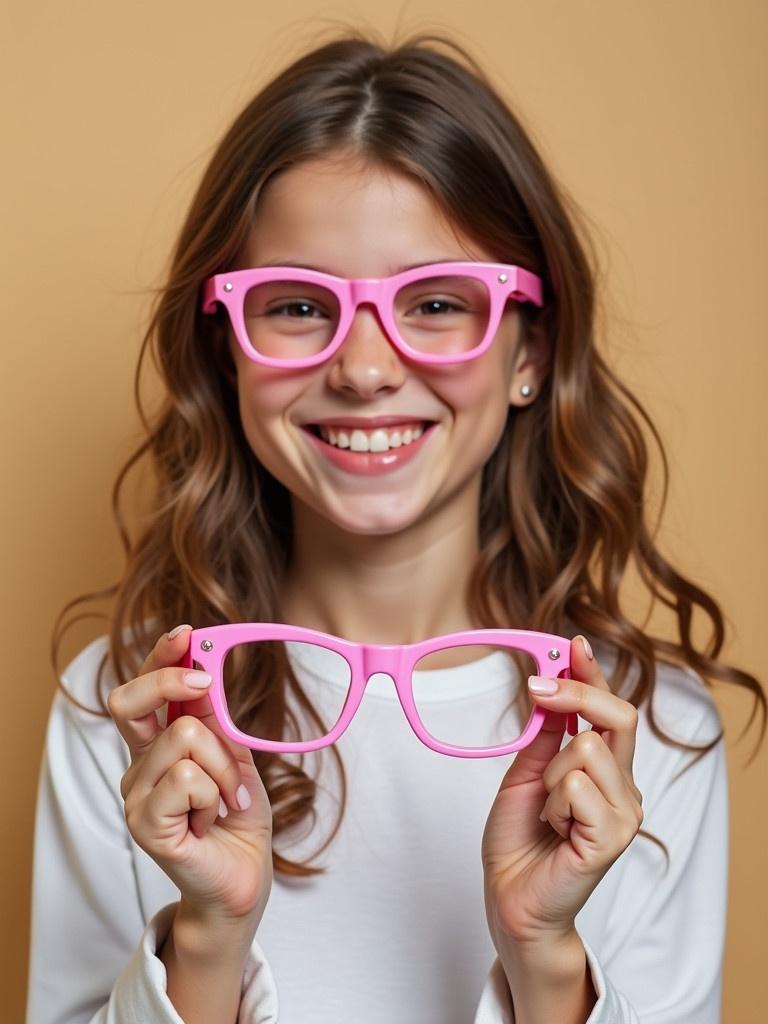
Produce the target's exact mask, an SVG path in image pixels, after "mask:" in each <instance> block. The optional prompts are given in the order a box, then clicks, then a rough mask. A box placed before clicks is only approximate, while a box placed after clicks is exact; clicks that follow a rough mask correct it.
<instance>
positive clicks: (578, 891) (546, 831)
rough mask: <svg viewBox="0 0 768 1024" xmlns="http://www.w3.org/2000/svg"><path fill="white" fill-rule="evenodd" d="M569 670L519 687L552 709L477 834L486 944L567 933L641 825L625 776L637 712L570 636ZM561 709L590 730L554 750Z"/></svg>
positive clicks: (635, 795)
mask: <svg viewBox="0 0 768 1024" xmlns="http://www.w3.org/2000/svg"><path fill="white" fill-rule="evenodd" d="M571 675H572V676H573V678H572V679H559V680H557V682H558V691H557V693H555V694H552V695H551V696H545V695H543V694H536V693H533V692H532V691H530V689H529V692H530V693H531V697H532V698H533V700H534V702H535V703H536V704H538V705H540V706H541V707H543V708H546V709H547V710H550V709H551V710H552V711H554V712H558V713H557V714H550V715H547V719H546V721H545V722H544V725H543V726H542V729H541V732H540V733H539V734H538V736H537V737H536V739H535V740H534V741H533V743H531V744H530V745H529V746H528V747H525V748H524V749H523V750H520V751H518V753H517V755H516V756H515V760H514V761H513V762H512V764H511V765H510V767H509V769H508V771H507V773H506V775H505V776H504V778H503V780H502V783H501V786H500V788H499V792H498V794H497V796H496V799H495V800H494V803H493V806H492V808H491V812H490V815H489V817H488V821H487V823H486V827H485V831H484V833H483V842H482V855H483V868H484V873H485V901H486V913H487V915H488V924H489V928H490V931H491V935H492V937H493V938H494V941H497V940H498V942H505V941H507V942H508V941H509V940H510V939H512V940H514V941H515V942H517V943H531V944H532V945H535V944H536V943H539V942H541V941H542V940H545V941H549V940H555V941H557V940H560V939H562V938H565V937H567V936H569V935H572V934H573V932H574V920H575V917H576V914H577V913H578V912H579V911H580V910H581V908H582V907H583V906H584V904H585V903H586V901H587V898H588V897H589V895H590V893H591V892H592V891H593V890H594V889H595V887H596V886H597V884H598V882H599V881H600V879H601V878H602V877H603V875H604V874H605V873H606V871H607V870H608V868H609V867H610V866H611V864H613V862H614V861H615V860H616V859H617V858H618V857H619V855H620V854H621V853H622V852H623V851H624V850H625V849H626V848H627V846H629V844H630V842H631V841H632V840H633V839H634V837H635V835H636V834H637V832H638V830H639V828H640V825H641V824H642V821H643V812H642V806H641V805H642V800H643V798H642V794H641V793H640V791H639V789H638V788H637V786H636V785H635V783H634V780H633V778H632V758H633V756H634V751H635V733H636V729H637V720H638V714H637V710H636V709H635V708H634V707H633V706H632V705H631V704H629V703H628V702H627V701H624V700H622V699H621V698H620V697H617V696H616V695H615V694H613V693H611V690H610V688H609V686H608V683H607V682H606V681H605V678H604V676H603V673H602V672H601V670H600V666H599V665H598V663H597V661H596V660H594V659H589V658H588V657H587V654H586V652H585V649H584V647H583V644H582V641H581V640H580V639H576V638H574V641H573V643H572V644H571ZM566 712H576V713H578V714H579V715H580V716H581V717H582V718H584V719H586V720H587V721H588V722H590V723H591V724H592V728H591V729H588V730H586V731H584V732H580V733H578V734H577V735H576V736H574V738H573V739H572V740H571V741H570V742H569V743H568V744H567V746H565V747H564V748H563V749H562V750H560V744H561V742H562V737H563V733H564V731H565V721H566V717H565V713H566ZM541 814H543V816H544V819H545V820H544V821H542V820H541V819H540V817H539V816H540V815H541ZM497 948H498V946H497Z"/></svg>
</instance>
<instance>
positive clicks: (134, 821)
mask: <svg viewBox="0 0 768 1024" xmlns="http://www.w3.org/2000/svg"><path fill="white" fill-rule="evenodd" d="M124 814H125V823H126V825H127V826H128V831H129V832H130V833H131V835H135V834H136V830H137V827H138V817H139V807H138V805H137V803H136V801H135V800H132V799H131V797H130V794H129V795H128V797H127V799H126V801H125V808H124Z"/></svg>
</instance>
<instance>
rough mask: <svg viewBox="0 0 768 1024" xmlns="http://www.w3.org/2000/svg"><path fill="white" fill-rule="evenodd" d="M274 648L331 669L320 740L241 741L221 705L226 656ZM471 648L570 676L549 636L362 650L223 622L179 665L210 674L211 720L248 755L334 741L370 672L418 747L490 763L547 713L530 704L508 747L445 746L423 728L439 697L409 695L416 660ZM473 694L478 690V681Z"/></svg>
mask: <svg viewBox="0 0 768 1024" xmlns="http://www.w3.org/2000/svg"><path fill="white" fill-rule="evenodd" d="M274 642H278V643H289V644H290V643H293V644H294V645H298V646H299V647H301V648H302V649H303V645H311V647H312V648H313V649H317V648H319V649H320V650H319V651H317V650H315V654H316V655H321V656H322V657H323V658H325V659H326V667H327V666H328V665H329V664H330V665H332V667H333V668H334V670H335V671H334V672H333V673H329V674H328V675H327V678H326V677H320V682H321V683H323V684H325V686H326V688H327V690H328V692H332V693H333V694H334V699H335V700H336V702H337V709H338V714H337V717H336V718H335V722H334V724H333V726H332V728H331V730H330V732H328V733H327V734H326V735H324V736H319V737H314V738H310V739H301V740H298V741H282V740H278V739H267V738H263V737H258V736H251V735H248V734H247V733H246V732H244V731H243V730H242V729H240V728H239V727H238V726H237V725H236V724H235V722H234V721H233V718H232V715H231V713H230V709H229V706H228V703H227V695H226V689H225V682H224V673H225V661H226V658H227V655H228V654H230V652H232V651H233V649H234V648H236V647H238V646H239V645H251V644H265V645H269V644H270V643H274ZM478 646H479V647H489V646H490V647H494V648H498V649H499V651H498V653H499V654H504V655H505V657H506V656H507V655H506V653H505V652H507V651H515V652H518V653H520V654H524V655H526V656H527V657H529V658H530V659H532V662H533V663H534V664H535V666H536V672H535V674H537V675H540V676H543V677H545V678H550V679H556V678H558V677H564V678H570V651H571V642H570V640H566V639H565V638H564V637H561V636H556V635H555V634H553V633H540V632H536V631H531V630H521V629H520V630H519V629H473V630H466V631H464V632H460V633H449V634H446V635H445V636H439V637H433V638H431V639H428V640H422V641H421V642H419V643H414V644H363V643H356V642H353V641H350V640H343V639H342V638H341V637H337V636H333V635H332V634H329V633H323V632H320V631H318V630H314V629H308V628H305V627H303V626H290V625H285V624H282V623H271V622H243V623H229V624H224V625H217V626H209V627H204V628H201V629H193V630H192V631H191V632H190V634H189V648H188V649H187V652H186V654H185V656H184V658H183V659H182V661H181V663H180V664H181V665H182V666H183V667H186V668H192V667H193V664H194V663H197V664H199V665H200V666H201V668H202V669H204V670H205V671H206V672H208V673H209V674H210V675H211V677H212V680H213V681H212V683H211V686H210V688H209V690H208V694H209V697H210V701H211V705H212V708H213V712H214V715H215V716H216V721H217V722H218V724H219V726H220V727H221V730H222V732H223V733H224V735H225V736H227V737H228V738H229V739H231V740H234V741H235V742H236V743H238V744H240V745H241V746H244V747H249V748H250V749H252V750H268V751H274V752H276V753H278V752H280V753H306V752H309V751H313V750H319V749H321V748H322V747H327V746H329V745H330V744H332V743H335V742H336V741H337V740H338V739H339V737H340V736H341V735H342V734H343V733H344V731H345V730H346V729H347V727H348V726H349V724H350V722H351V721H352V719H353V717H354V715H355V712H356V711H357V709H358V707H359V706H360V702H361V700H362V698H363V694H364V692H365V689H366V686H367V685H368V681H369V679H370V677H371V676H372V675H374V674H375V673H384V674H386V675H388V676H390V677H391V679H392V680H393V681H394V684H395V688H396V690H397V695H398V698H399V700H400V704H401V705H402V708H403V711H404V712H405V717H406V719H407V720H408V724H409V725H410V726H411V728H412V730H413V731H414V733H415V734H416V736H417V737H418V738H419V739H420V740H421V742H422V743H424V744H425V745H426V746H427V747H429V748H430V749H431V750H434V751H436V752H437V753H439V754H449V755H452V756H454V757H494V756H498V755H501V754H510V753H513V752H514V751H516V750H521V749H522V748H523V747H526V746H528V744H529V743H531V742H532V741H533V739H534V738H535V737H536V736H537V735H538V733H539V731H540V729H541V727H542V724H543V722H544V720H545V718H546V715H547V714H548V712H547V711H545V710H544V709H543V708H541V707H539V706H535V707H534V708H533V710H532V712H531V715H530V718H529V719H528V722H527V724H526V726H525V728H524V729H523V731H522V733H521V734H520V735H519V736H516V738H514V739H512V738H510V741H509V742H501V743H496V744H495V745H491V746H470V745H466V746H464V745H457V744H454V743H446V742H444V741H442V740H440V739H438V738H436V737H435V735H433V733H432V732H431V731H430V730H429V729H428V728H427V726H426V725H425V722H424V717H425V716H426V712H427V711H428V710H430V708H434V707H438V708H439V707H442V706H444V701H442V696H443V695H442V693H438V701H437V702H434V691H433V694H432V697H431V698H430V697H427V698H426V699H424V700H422V699H420V698H417V696H415V691H414V674H413V673H414V669H415V670H416V672H417V673H418V674H419V678H420V679H422V680H424V679H428V677H429V676H430V675H432V672H431V671H430V670H420V669H419V668H418V665H419V664H420V663H421V662H422V660H424V659H427V658H428V656H430V655H432V656H434V655H435V654H436V652H445V651H451V650H453V649H455V648H462V647H465V648H473V647H478ZM265 649H266V648H265ZM329 659H330V660H329ZM472 660H474V659H472ZM490 660H491V659H486V661H485V663H484V667H486V666H487V667H489V666H490ZM340 667H341V669H342V670H343V672H342V675H343V676H345V677H346V678H341V676H340V674H339V672H338V669H339V668H340ZM452 667H455V665H454V666H452ZM422 671H423V675H422V674H421V672H422ZM489 671H490V667H489ZM497 671H498V669H497ZM506 671H507V670H506V669H505V672H506ZM439 673H440V668H438V669H437V672H435V675H439ZM335 676H339V678H334V677H335ZM316 678H317V677H316ZM443 678H444V677H443ZM500 678H502V681H508V678H509V677H508V673H507V675H505V676H502V677H500ZM441 685H442V684H441ZM480 689H481V690H482V683H481V684H480ZM507 689H508V688H507V687H505V689H504V693H505V694H507ZM452 696H453V695H452V694H451V692H450V690H447V691H446V693H445V698H446V699H449V700H450V699H452ZM462 699H465V700H469V701H472V700H473V693H472V692H469V693H468V694H467V693H464V694H462ZM430 702H432V703H430ZM181 713H182V705H181V704H179V703H177V702H172V703H170V704H169V707H168V719H167V721H168V724H169V725H170V724H171V722H173V721H174V720H175V719H176V718H178V717H179V715H180V714H181ZM466 718H467V719H468V720H471V718H472V709H471V708H470V709H469V710H468V712H467V716H466ZM566 727H567V730H568V732H569V733H570V734H571V735H575V734H576V732H577V731H578V719H577V716H576V715H575V714H569V715H568V716H567V726H566ZM438 731H439V730H438Z"/></svg>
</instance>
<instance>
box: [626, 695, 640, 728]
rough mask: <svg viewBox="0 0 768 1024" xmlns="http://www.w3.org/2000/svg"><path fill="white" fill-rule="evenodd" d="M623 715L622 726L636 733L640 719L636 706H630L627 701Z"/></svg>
mask: <svg viewBox="0 0 768 1024" xmlns="http://www.w3.org/2000/svg"><path fill="white" fill-rule="evenodd" d="M622 715H623V719H622V724H623V726H624V728H625V729H627V730H630V729H631V730H633V731H634V730H635V729H636V728H637V723H638V720H639V718H640V716H639V714H638V711H637V708H636V707H635V706H634V704H629V703H628V702H627V701H625V702H624V708H623V710H622Z"/></svg>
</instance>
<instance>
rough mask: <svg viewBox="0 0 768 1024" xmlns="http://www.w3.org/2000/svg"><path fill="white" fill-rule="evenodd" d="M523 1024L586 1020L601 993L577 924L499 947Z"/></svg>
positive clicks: (581, 1023) (576, 1023)
mask: <svg viewBox="0 0 768 1024" xmlns="http://www.w3.org/2000/svg"><path fill="white" fill-rule="evenodd" d="M496 948H497V951H498V954H499V960H500V961H501V965H502V967H503V969H504V974H505V976H506V979H507V984H508V985H509V990H510V993H511V996H512V1003H513V1006H514V1012H515V1020H516V1021H518V1024H543V1022H547V1024H548V1022H550V1021H553V1020H556V1021H558V1022H560V1024H584V1022H585V1021H586V1020H587V1019H588V1018H589V1016H590V1015H591V1013H592V1010H593V1008H594V1006H595V1003H596V1002H597V992H596V990H595V987H594V984H593V982H592V974H591V971H590V969H589V964H588V962H587V954H586V950H585V949H584V943H583V942H582V941H581V936H580V935H579V933H578V932H577V931H576V928H575V926H574V928H573V929H572V930H570V931H568V932H566V933H559V934H558V935H556V936H555V935H545V936H542V937H541V938H539V939H531V940H525V941H519V940H513V939H508V940H505V941H502V942H500V943H498V944H497V946H496Z"/></svg>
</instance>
